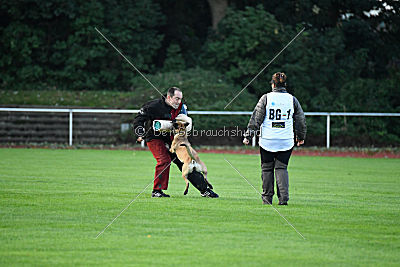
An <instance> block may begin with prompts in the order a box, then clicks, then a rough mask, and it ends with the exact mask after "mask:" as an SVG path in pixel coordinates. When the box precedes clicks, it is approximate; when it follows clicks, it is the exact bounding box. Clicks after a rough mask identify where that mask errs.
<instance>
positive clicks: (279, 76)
mask: <svg viewBox="0 0 400 267" xmlns="http://www.w3.org/2000/svg"><path fill="white" fill-rule="evenodd" d="M271 84H274V85H275V86H276V87H285V86H286V74H285V73H283V72H277V73H274V75H272V80H271Z"/></svg>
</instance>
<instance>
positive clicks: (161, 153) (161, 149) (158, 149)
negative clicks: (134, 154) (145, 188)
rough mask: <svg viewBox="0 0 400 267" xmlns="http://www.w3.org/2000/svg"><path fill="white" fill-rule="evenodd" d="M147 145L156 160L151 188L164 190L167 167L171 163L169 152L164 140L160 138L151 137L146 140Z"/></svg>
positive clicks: (167, 175) (167, 172)
mask: <svg viewBox="0 0 400 267" xmlns="http://www.w3.org/2000/svg"><path fill="white" fill-rule="evenodd" d="M147 146H148V147H149V149H150V151H151V153H152V154H153V156H154V158H155V159H156V160H157V165H156V173H155V174H154V187H153V189H156V190H160V189H162V190H166V189H168V180H169V167H170V165H171V156H170V152H169V151H168V149H167V148H166V146H165V143H164V141H163V140H160V139H153V140H151V141H149V142H147Z"/></svg>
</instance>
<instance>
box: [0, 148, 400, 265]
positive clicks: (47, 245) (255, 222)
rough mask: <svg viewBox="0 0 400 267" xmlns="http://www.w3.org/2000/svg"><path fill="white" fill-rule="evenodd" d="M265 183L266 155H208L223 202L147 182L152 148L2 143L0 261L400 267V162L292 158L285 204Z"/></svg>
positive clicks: (175, 177)
mask: <svg viewBox="0 0 400 267" xmlns="http://www.w3.org/2000/svg"><path fill="white" fill-rule="evenodd" d="M224 157H226V159H228V160H229V161H230V162H231V163H232V164H233V165H234V166H235V167H236V168H237V169H238V170H239V171H240V172H241V173H242V174H243V175H244V176H245V177H246V178H247V179H248V180H249V181H250V182H251V183H252V184H253V185H254V186H255V187H256V188H257V189H259V190H260V188H261V179H260V164H259V157H258V156H254V155H228V154H226V155H222V154H202V155H201V158H202V159H203V161H204V162H205V163H206V164H207V166H208V169H209V179H210V181H211V182H212V183H213V185H214V187H215V191H216V192H217V193H218V194H220V198H219V199H205V198H201V197H200V194H199V192H198V191H197V190H196V189H195V188H193V187H190V190H189V194H188V195H187V196H183V190H184V187H185V184H184V182H183V180H182V178H181V177H180V175H179V172H178V171H177V168H176V167H175V166H173V167H172V169H171V174H172V175H171V179H170V185H169V186H170V187H169V190H168V191H167V192H168V193H169V194H171V198H169V199H164V198H163V199H152V198H151V197H150V192H151V186H149V187H148V188H147V190H145V192H144V193H143V194H142V195H140V196H139V198H138V199H137V200H136V201H134V202H133V203H132V204H131V206H129V208H128V209H126V210H125V211H124V212H123V213H122V215H121V216H120V217H119V218H118V219H116V220H115V221H114V223H113V224H112V225H111V226H110V227H109V228H108V229H107V230H106V231H105V232H104V233H103V234H102V235H100V237H99V238H98V239H95V237H96V236H97V235H98V234H99V232H100V231H101V230H102V229H104V227H105V226H106V225H107V224H108V223H109V222H110V221H111V220H112V219H113V218H114V217H115V216H117V215H118V214H119V213H120V212H121V210H122V209H124V208H125V207H126V206H127V205H128V204H129V203H130V201H131V200H133V199H134V198H135V197H136V196H137V195H138V194H139V193H140V192H141V191H142V190H143V189H144V188H145V187H146V186H147V185H148V184H149V183H150V182H151V181H152V177H153V170H154V165H155V161H154V159H153V158H152V156H151V154H150V152H147V151H105V150H103V151H102V150H46V149H0V207H1V208H0V265H8V266H10V265H53V266H54V265H137V266H147V265H160V266H178V265H184V266H195V265H202V266H212V265H213V266H239V265H242V266H260V265H264V266H273V265H297V266H299V265H307V266H308V265H371V266H390V265H393V266H396V265H397V266H398V265H399V264H400V224H399V219H400V213H399V212H400V160H399V159H355V158H329V157H295V156H294V157H292V159H291V162H290V165H289V174H290V193H291V195H290V197H291V199H290V201H289V206H287V207H281V206H278V205H277V204H276V203H277V200H276V199H274V205H273V207H275V208H276V209H277V210H279V212H280V213H281V214H282V215H283V216H285V218H286V219H287V220H288V221H290V222H291V223H292V224H293V225H294V226H295V227H296V229H297V230H298V231H299V232H300V233H301V234H302V235H304V237H305V238H306V239H305V240H304V239H303V238H302V237H301V236H300V235H299V234H298V233H297V232H296V231H295V230H294V229H293V228H292V227H291V226H289V225H288V224H287V223H286V221H285V220H284V219H283V218H281V217H280V216H279V215H278V213H277V212H276V211H274V209H273V208H272V207H271V206H267V205H262V204H261V199H260V196H259V195H258V194H257V193H256V192H255V191H254V189H253V188H252V187H251V186H249V185H248V184H247V182H246V181H245V180H244V179H243V178H242V177H240V176H239V175H238V174H237V173H236V171H235V170H233V169H232V168H231V167H230V166H229V165H228V163H227V162H226V161H225V160H224Z"/></svg>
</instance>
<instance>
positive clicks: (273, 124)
mask: <svg viewBox="0 0 400 267" xmlns="http://www.w3.org/2000/svg"><path fill="white" fill-rule="evenodd" d="M265 109H266V110H265V119H264V122H263V124H262V125H261V139H275V140H276V139H279V140H282V139H284V140H285V139H286V140H289V139H291V140H294V133H293V112H294V105H293V96H292V95H291V94H289V93H279V92H271V93H268V94H267V105H266V106H265ZM261 141H262V140H260V142H261ZM291 143H294V141H292V142H291Z"/></svg>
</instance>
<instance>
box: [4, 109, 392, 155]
mask: <svg viewBox="0 0 400 267" xmlns="http://www.w3.org/2000/svg"><path fill="white" fill-rule="evenodd" d="M1 111H3V112H52V113H69V145H70V146H72V144H73V139H72V136H73V114H74V113H120V114H123V113H125V114H135V113H138V112H139V110H136V109H132V110H126V109H125V110H124V109H62V108H61V109H49V108H0V112H1ZM190 114H193V115H249V116H250V115H251V114H252V112H251V111H190ZM305 115H306V116H326V147H327V148H329V147H330V124H331V123H330V121H331V116H359V117H360V116H364V117H400V113H360V112H305ZM255 143H256V141H255V138H253V142H252V144H253V146H255ZM142 145H143V144H142Z"/></svg>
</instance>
